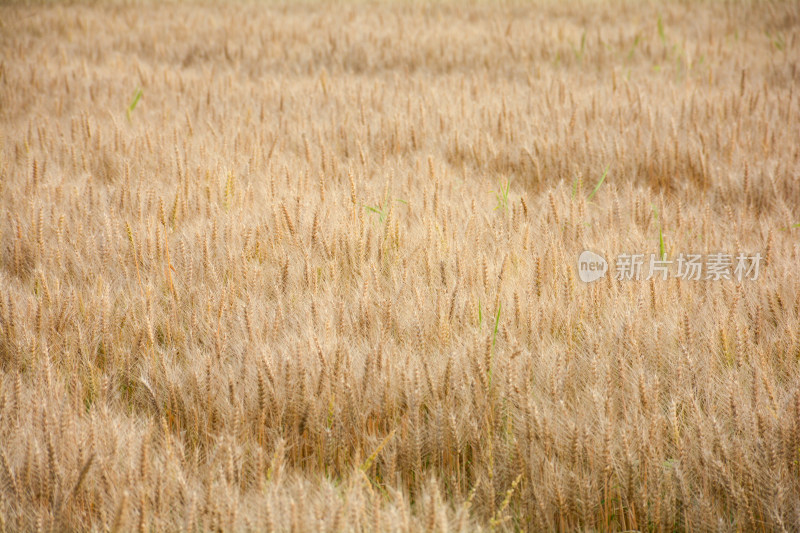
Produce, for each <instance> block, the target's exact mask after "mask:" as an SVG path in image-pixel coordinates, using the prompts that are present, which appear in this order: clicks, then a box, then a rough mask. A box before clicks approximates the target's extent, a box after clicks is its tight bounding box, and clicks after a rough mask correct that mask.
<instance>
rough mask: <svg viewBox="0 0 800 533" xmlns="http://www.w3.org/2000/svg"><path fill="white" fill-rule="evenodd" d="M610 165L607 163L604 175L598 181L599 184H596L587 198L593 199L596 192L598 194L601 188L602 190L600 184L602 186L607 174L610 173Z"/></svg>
mask: <svg viewBox="0 0 800 533" xmlns="http://www.w3.org/2000/svg"><path fill="white" fill-rule="evenodd" d="M608 167H609V165H606V168H605V170H603V175H602V176H601V177H600V181H598V182H597V185H595V186H594V190H592V192H591V193H589V197H588V198H587V200H591V199H592V197H593V196H594V195H595V194H597V191H599V190H600V186H601V185H602V184H603V182H604V181H605V180H606V176H607V175H608Z"/></svg>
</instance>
